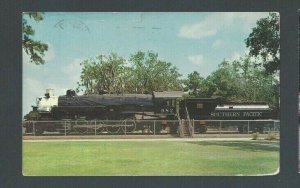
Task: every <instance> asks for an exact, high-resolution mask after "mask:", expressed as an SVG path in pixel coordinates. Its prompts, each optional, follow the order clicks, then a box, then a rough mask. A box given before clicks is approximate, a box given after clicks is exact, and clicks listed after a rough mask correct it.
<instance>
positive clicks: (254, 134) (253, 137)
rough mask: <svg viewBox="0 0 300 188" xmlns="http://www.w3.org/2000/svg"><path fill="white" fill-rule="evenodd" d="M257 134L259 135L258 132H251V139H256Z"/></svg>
mask: <svg viewBox="0 0 300 188" xmlns="http://www.w3.org/2000/svg"><path fill="white" fill-rule="evenodd" d="M258 136H259V133H258V132H256V133H253V134H252V140H257V139H258Z"/></svg>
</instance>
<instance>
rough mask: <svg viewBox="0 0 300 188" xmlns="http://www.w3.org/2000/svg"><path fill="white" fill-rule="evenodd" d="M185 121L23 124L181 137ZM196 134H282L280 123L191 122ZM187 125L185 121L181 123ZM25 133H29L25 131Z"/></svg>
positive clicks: (38, 129) (33, 131)
mask: <svg viewBox="0 0 300 188" xmlns="http://www.w3.org/2000/svg"><path fill="white" fill-rule="evenodd" d="M180 121H183V120H180V119H178V120H133V119H125V120H64V121H24V122H23V123H22V125H23V129H24V134H29V135H40V134H49V135H51V134H60V135H65V136H66V135H72V134H73V135H74V134H81V135H84V134H89V135H111V134H119V135H135V134H152V135H156V134H179V135H180V134H181V133H180V131H182V130H180V127H182V126H179V125H180ZM190 122H191V126H190V127H191V129H192V133H193V134H199V133H204V132H203V130H204V129H203V126H204V125H203V123H205V130H206V129H207V131H206V132H205V134H238V133H242V134H251V133H253V132H260V133H268V132H279V129H280V122H279V121H278V120H194V119H192V120H190ZM181 123H184V122H181ZM25 131H26V132H25Z"/></svg>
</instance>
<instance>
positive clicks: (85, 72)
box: [77, 53, 129, 94]
mask: <svg viewBox="0 0 300 188" xmlns="http://www.w3.org/2000/svg"><path fill="white" fill-rule="evenodd" d="M81 65H83V68H82V71H81V76H80V78H81V81H80V82H78V83H77V84H78V88H77V91H79V90H80V89H81V90H82V91H83V90H84V92H85V94H99V93H102V92H107V93H123V92H124V88H125V78H126V77H127V76H126V74H127V73H128V72H129V71H128V70H129V69H127V68H126V67H125V59H124V58H122V57H119V56H118V55H117V54H115V53H111V54H110V55H109V56H108V57H106V56H105V55H99V56H98V57H96V58H95V59H87V60H84V61H83V62H82V63H81Z"/></svg>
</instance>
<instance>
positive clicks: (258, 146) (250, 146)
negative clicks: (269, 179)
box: [186, 141, 279, 152]
mask: <svg viewBox="0 0 300 188" xmlns="http://www.w3.org/2000/svg"><path fill="white" fill-rule="evenodd" d="M186 143H190V144H197V145H200V146H224V147H230V148H233V149H235V150H242V151H251V152H258V151H279V145H278V144H276V145H275V144H268V143H260V142H249V141H247V142H243V141H222V142H221V141H201V142H186Z"/></svg>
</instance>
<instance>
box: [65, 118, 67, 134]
mask: <svg viewBox="0 0 300 188" xmlns="http://www.w3.org/2000/svg"><path fill="white" fill-rule="evenodd" d="M66 135H67V122H66V121H65V136H66Z"/></svg>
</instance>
